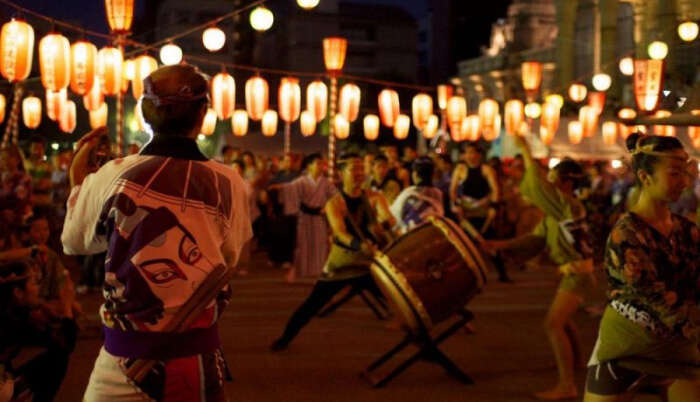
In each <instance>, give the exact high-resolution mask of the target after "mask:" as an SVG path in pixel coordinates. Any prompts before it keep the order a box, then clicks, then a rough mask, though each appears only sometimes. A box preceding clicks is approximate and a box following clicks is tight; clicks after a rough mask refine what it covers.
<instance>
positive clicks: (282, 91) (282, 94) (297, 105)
mask: <svg viewBox="0 0 700 402" xmlns="http://www.w3.org/2000/svg"><path fill="white" fill-rule="evenodd" d="M277 103H278V106H279V117H280V119H282V120H284V121H285V122H287V123H293V122H295V121H297V119H298V118H299V114H300V113H301V88H300V87H299V80H298V79H296V78H293V77H283V78H282V80H281V81H280V86H279V91H278V96H277Z"/></svg>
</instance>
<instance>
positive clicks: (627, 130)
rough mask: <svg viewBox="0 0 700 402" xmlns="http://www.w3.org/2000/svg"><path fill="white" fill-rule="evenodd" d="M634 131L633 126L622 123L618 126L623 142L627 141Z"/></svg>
mask: <svg viewBox="0 0 700 402" xmlns="http://www.w3.org/2000/svg"><path fill="white" fill-rule="evenodd" d="M633 129H634V127H632V126H628V125H625V124H622V123H618V124H617V132H618V133H619V134H620V137H622V140H623V141H624V140H626V139H627V137H629V136H630V134H632V130H633Z"/></svg>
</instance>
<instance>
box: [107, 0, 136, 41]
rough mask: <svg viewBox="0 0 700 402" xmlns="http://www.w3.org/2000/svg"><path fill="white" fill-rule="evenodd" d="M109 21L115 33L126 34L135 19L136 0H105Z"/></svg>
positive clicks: (110, 27)
mask: <svg viewBox="0 0 700 402" xmlns="http://www.w3.org/2000/svg"><path fill="white" fill-rule="evenodd" d="M105 11H106V12H107V23H109V29H111V30H112V32H114V33H118V34H126V33H127V32H129V30H130V29H131V23H132V21H133V19H134V0H105Z"/></svg>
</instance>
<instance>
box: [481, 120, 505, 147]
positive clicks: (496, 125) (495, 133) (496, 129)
mask: <svg viewBox="0 0 700 402" xmlns="http://www.w3.org/2000/svg"><path fill="white" fill-rule="evenodd" d="M501 121H502V119H501V115H500V114H497V115H496V117H495V118H494V120H493V125H492V126H490V127H488V128H484V126H483V123H482V127H481V135H482V136H483V137H484V139H485V140H486V141H493V140H495V139H496V138H498V137H499V136H500V135H501Z"/></svg>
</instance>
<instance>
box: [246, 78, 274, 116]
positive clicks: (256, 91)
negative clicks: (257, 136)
mask: <svg viewBox="0 0 700 402" xmlns="http://www.w3.org/2000/svg"><path fill="white" fill-rule="evenodd" d="M269 97H270V89H269V87H268V85H267V81H265V79H264V78H262V77H252V78H250V79H248V81H246V83H245V108H246V110H247V111H248V116H249V117H250V119H251V120H254V121H258V120H260V119H262V117H263V113H265V111H266V110H267V108H268V102H269Z"/></svg>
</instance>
